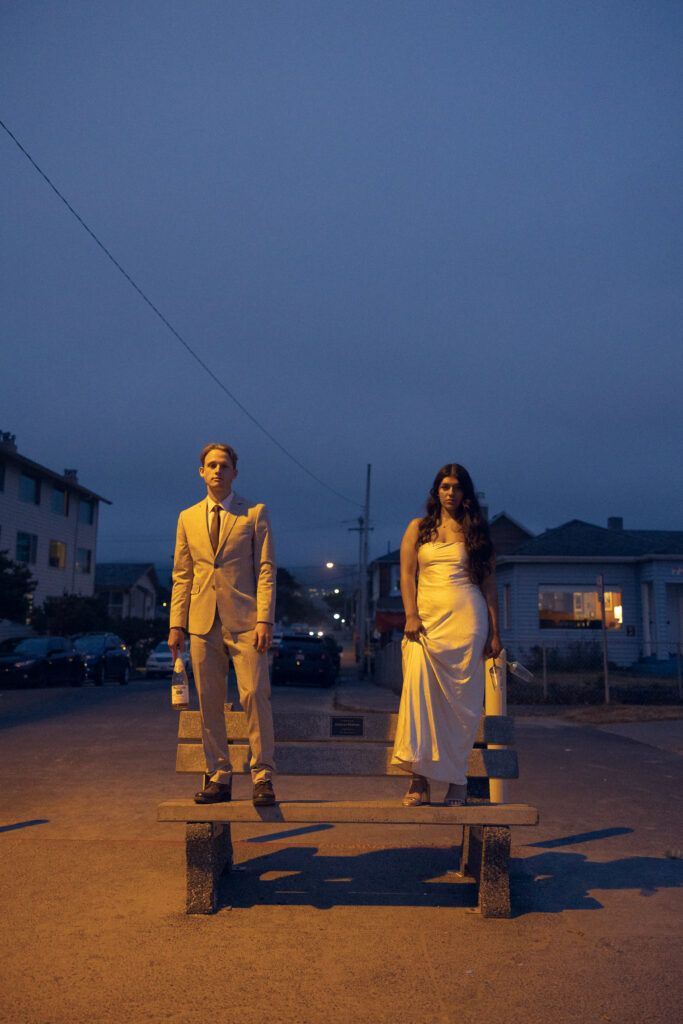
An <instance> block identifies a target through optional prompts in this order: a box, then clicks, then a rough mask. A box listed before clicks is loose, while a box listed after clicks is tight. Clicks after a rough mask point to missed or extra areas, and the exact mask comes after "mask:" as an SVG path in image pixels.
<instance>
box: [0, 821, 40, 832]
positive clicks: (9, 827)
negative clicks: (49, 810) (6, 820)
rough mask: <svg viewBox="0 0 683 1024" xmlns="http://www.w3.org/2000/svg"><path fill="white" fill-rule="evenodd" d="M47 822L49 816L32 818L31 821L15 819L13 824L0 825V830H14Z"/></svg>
mask: <svg viewBox="0 0 683 1024" xmlns="http://www.w3.org/2000/svg"><path fill="white" fill-rule="evenodd" d="M49 824H50V819H49V818H34V819H33V821H17V822H15V823H14V824H13V825H0V832H15V831H16V830H17V829H18V828H30V827H31V826H32V825H49Z"/></svg>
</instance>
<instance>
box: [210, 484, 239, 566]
mask: <svg viewBox="0 0 683 1024" xmlns="http://www.w3.org/2000/svg"><path fill="white" fill-rule="evenodd" d="M245 506H246V502H245V500H244V498H241V497H240V496H239V494H235V493H233V498H232V504H231V506H230V511H229V512H226V514H225V515H224V516H223V517H222V518H223V523H222V525H221V535H220V537H219V539H218V551H216V554H218V552H219V551H222V550H223V547H224V545H225V542H226V541H227V539H228V537H229V536H230V533H231V531H232V528H233V526H234V525H235V523H236V522H237V517H238V516H239V515H242V513H243V512H244V509H245Z"/></svg>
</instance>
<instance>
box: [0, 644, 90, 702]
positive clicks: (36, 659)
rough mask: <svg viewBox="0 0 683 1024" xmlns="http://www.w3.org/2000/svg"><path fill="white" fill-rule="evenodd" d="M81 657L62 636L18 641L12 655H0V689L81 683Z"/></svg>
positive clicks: (76, 684) (82, 671)
mask: <svg viewBox="0 0 683 1024" xmlns="http://www.w3.org/2000/svg"><path fill="white" fill-rule="evenodd" d="M83 675H84V669H83V659H82V658H81V655H80V654H79V653H78V651H77V650H76V649H75V647H74V646H73V644H72V642H71V640H69V639H68V638H67V637H65V636H36V637H30V638H28V639H26V640H20V641H19V643H18V644H17V645H16V646H15V648H14V650H13V651H12V653H11V654H2V655H0V688H2V689H10V688H11V689H16V688H18V687H23V686H80V685H81V683H82V682H83Z"/></svg>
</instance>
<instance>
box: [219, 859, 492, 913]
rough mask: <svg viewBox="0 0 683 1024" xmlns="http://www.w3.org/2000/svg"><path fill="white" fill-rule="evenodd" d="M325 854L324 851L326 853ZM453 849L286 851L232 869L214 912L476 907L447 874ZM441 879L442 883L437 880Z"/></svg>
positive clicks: (453, 865) (469, 887)
mask: <svg viewBox="0 0 683 1024" xmlns="http://www.w3.org/2000/svg"><path fill="white" fill-rule="evenodd" d="M327 849H328V850H329V849H330V848H329V847H328V848H327ZM458 867H459V853H458V850H457V847H456V848H455V850H454V849H432V848H429V849H424V848H423V849H392V850H379V851H372V852H369V853H363V854H357V855H354V854H351V855H340V854H330V853H326V852H325V851H324V850H323V851H319V850H318V848H317V847H311V846H305V847H301V846H292V847H288V848H287V849H284V850H275V851H273V852H272V853H267V854H265V855H264V856H262V857H255V858H253V859H251V860H248V861H245V862H244V863H242V864H238V865H237V866H236V868H235V869H233V871H231V872H230V873H229V874H227V875H225V876H224V877H223V879H222V880H221V888H220V903H219V910H220V909H222V908H225V907H253V906H256V905H258V904H271V905H276V906H291V905H301V904H302V903H303V904H306V905H309V906H312V907H315V908H317V909H319V910H327V909H329V908H330V907H332V906H354V907H360V906H390V907H412V906H419V907H441V906H461V907H473V906H476V902H477V898H476V892H475V886H474V884H473V883H472V882H469V883H468V882H456V881H455V875H454V874H451V875H448V873H449V872H454V871H456V870H457V869H458ZM443 875H446V876H447V877H446V878H441V877H440V876H443Z"/></svg>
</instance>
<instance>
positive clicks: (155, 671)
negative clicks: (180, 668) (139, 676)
mask: <svg viewBox="0 0 683 1024" xmlns="http://www.w3.org/2000/svg"><path fill="white" fill-rule="evenodd" d="M180 657H181V658H182V659H183V664H184V666H185V671H186V672H187V674H188V676H190V675H192V659H191V658H190V652H189V650H188V649H187V647H186V648H185V650H184V651H183V653H182V654H181V655H180ZM172 675H173V657H172V656H171V649H170V648H169V646H168V644H167V643H166V641H165V640H161V641H160V642H159V643H158V644H157V645H156V647H155V648H154V649H153V650H152V651H150V653H149V656H148V658H147V662H146V664H145V676H146V678H147V679H155V678H156V677H157V676H169V677H170V676H172Z"/></svg>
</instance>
